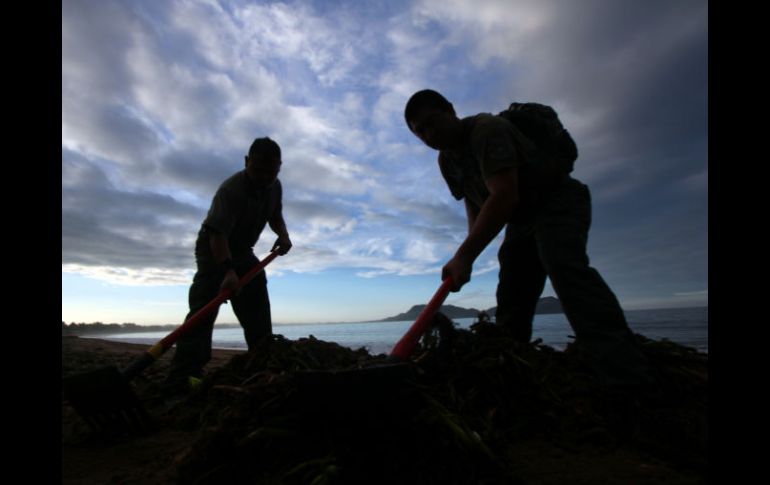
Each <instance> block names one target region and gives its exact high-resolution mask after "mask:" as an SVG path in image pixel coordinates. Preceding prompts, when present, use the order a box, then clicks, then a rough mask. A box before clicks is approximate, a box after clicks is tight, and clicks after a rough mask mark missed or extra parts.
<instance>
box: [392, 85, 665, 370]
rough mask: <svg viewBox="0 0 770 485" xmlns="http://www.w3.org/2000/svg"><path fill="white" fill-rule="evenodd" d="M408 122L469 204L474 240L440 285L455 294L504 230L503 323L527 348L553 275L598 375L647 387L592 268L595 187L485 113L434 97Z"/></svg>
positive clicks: (623, 326)
mask: <svg viewBox="0 0 770 485" xmlns="http://www.w3.org/2000/svg"><path fill="white" fill-rule="evenodd" d="M404 116H405V118H406V123H407V125H408V126H409V129H410V130H411V131H412V133H414V134H415V135H416V136H417V137H418V138H419V139H420V140H422V141H423V142H424V143H425V144H426V145H427V146H429V147H430V148H433V149H434V150H438V151H439V156H438V164H439V168H440V170H441V174H442V175H443V177H444V179H445V181H446V183H447V185H448V186H449V189H450V191H451V193H452V195H453V196H454V197H455V198H456V199H457V200H463V201H464V202H465V209H466V214H467V218H468V235H467V237H466V238H465V240H464V241H463V243H462V244H461V245H460V247H459V248H458V249H457V252H456V253H455V254H454V256H453V257H452V259H450V260H449V262H448V263H446V265H445V266H444V267H443V270H442V279H444V278H446V277H448V276H449V277H451V278H452V281H453V282H454V288H453V291H458V290H459V289H460V288H461V287H462V286H463V285H464V284H465V283H467V282H468V281H469V280H470V278H471V272H472V267H473V263H474V261H475V260H476V258H478V256H479V255H480V254H481V252H482V251H483V250H484V249H485V248H486V247H487V245H489V243H490V242H491V241H492V240H493V239H494V238H495V237H496V236H497V235H498V234H499V233H500V231H501V230H502V229H503V227H506V230H505V239H504V241H503V244H502V245H501V247H500V250H499V253H498V259H499V262H500V275H499V282H498V287H497V313H496V321H497V322H498V323H500V324H502V325H505V326H507V327H508V328H509V329H510V330H511V332H512V333H513V335H514V336H515V338H516V339H517V340H519V341H521V342H529V340H530V338H531V336H532V320H533V318H534V314H535V307H536V305H537V302H538V300H539V298H540V295H541V293H542V291H543V288H544V286H545V280H546V276H547V277H549V278H550V280H551V284H552V285H553V288H554V291H556V294H557V296H558V297H559V300H560V301H561V304H562V307H563V309H564V313H565V315H566V316H567V319H568V320H569V323H570V325H571V326H572V328H573V330H574V331H575V335H576V344H579V347H582V348H584V349H586V350H587V351H588V352H587V354H588V355H590V356H591V358H592V359H593V361H594V365H595V368H596V369H597V370H598V372H599V373H600V374H601V375H602V376H603V377H604V378H605V379H606V380H607V381H608V382H610V383H612V384H616V383H621V384H632V385H634V384H641V385H646V384H649V383H650V382H651V381H650V369H649V365H648V364H647V361H646V359H645V358H644V356H643V355H642V354H641V353H640V351H639V350H638V348H637V346H636V344H635V341H634V337H633V335H632V333H631V331H630V330H629V328H628V325H627V323H626V320H625V316H624V314H623V311H622V309H621V308H620V304H619V303H618V301H617V299H616V298H615V295H614V294H613V293H612V291H611V290H610V288H609V287H608V286H607V284H606V283H605V282H604V280H603V279H602V277H601V276H600V275H599V273H598V272H597V271H596V270H595V269H594V268H592V267H590V266H589V263H588V256H587V254H586V243H587V240H588V229H589V226H590V224H591V198H590V194H589V191H588V187H587V186H586V185H584V184H582V183H580V182H579V181H577V180H575V179H574V178H572V177H570V176H569V174H568V173H566V172H564V173H558V171H556V172H554V171H553V169H552V166H551V165H550V164H548V163H547V161H546V160H544V159H543V157H542V152H539V151H538V150H537V147H536V146H535V145H534V143H533V142H532V141H531V140H529V139H527V138H525V137H524V136H523V135H522V133H521V132H520V131H519V130H518V129H517V128H516V126H514V124H513V123H511V122H510V121H508V120H506V119H504V118H502V117H500V116H494V115H491V114H487V113H480V114H477V115H474V116H469V117H466V118H462V119H460V118H459V117H458V116H457V114H456V113H455V110H454V107H453V106H452V104H451V103H450V102H449V101H448V100H447V99H446V98H444V96H442V95H441V94H440V93H438V92H436V91H433V90H423V91H419V92H417V93H415V94H414V95H412V97H411V98H410V99H409V101H408V102H407V105H406V108H405V112H404ZM546 167H548V168H547V169H546Z"/></svg>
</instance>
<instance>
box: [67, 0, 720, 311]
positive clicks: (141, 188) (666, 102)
mask: <svg viewBox="0 0 770 485" xmlns="http://www.w3.org/2000/svg"><path fill="white" fill-rule="evenodd" d="M707 57H708V3H707V1H705V0H678V1H676V2H671V1H658V0H652V1H645V2H639V1H637V0H581V1H569V0H563V1H551V0H472V1H471V0H412V1H406V0H405V1H398V0H396V1H392V0H388V1H385V0H383V1H374V0H332V1H330V0H317V1H283V2H267V1H213V0H210V1H204V0H201V1H196V0H169V1H164V2H156V1H155V0H130V1H129V0H125V1H115V0H90V1H86V0H64V1H63V2H62V125H61V126H62V146H61V149H62V321H65V322H67V323H72V322H96V321H100V322H104V323H129V322H130V323H137V324H169V323H171V324H178V323H182V321H183V320H184V316H185V314H186V313H187V310H188V307H187V292H188V288H189V285H190V282H191V281H192V276H193V274H194V272H195V260H194V256H193V249H194V244H195V239H196V236H197V232H198V230H199V228H200V224H201V222H202V221H203V219H204V217H205V215H206V213H207V211H208V208H209V205H210V203H211V197H212V196H213V194H214V192H215V191H216V189H217V187H218V186H219V184H220V183H221V182H222V181H223V180H225V179H226V178H227V177H229V176H230V175H232V174H233V173H235V172H237V171H239V170H241V169H242V168H243V163H244V155H245V154H246V153H247V152H248V148H249V146H250V144H251V142H252V141H253V140H254V138H257V137H262V136H269V137H271V138H273V139H274V140H276V141H277V142H278V143H279V145H280V146H281V149H282V158H283V166H282V169H281V174H280V176H279V178H280V179H281V182H282V185H283V189H284V200H283V205H284V218H285V220H286V223H287V227H288V229H289V233H290V237H291V239H292V242H293V248H292V249H291V251H290V252H289V253H288V254H287V255H285V256H282V257H280V258H277V259H276V260H275V261H273V262H272V263H271V264H270V265H269V266H268V267H267V270H266V272H267V276H268V279H269V284H268V288H269V292H270V300H271V308H272V315H273V322H274V323H275V324H281V323H310V322H312V323H317V322H341V321H363V320H372V319H379V318H384V317H388V316H392V315H395V314H398V313H401V312H404V311H406V310H407V309H409V308H410V307H411V306H412V305H417V304H425V303H427V302H428V300H429V299H430V298H431V296H432V295H433V294H434V292H435V291H436V290H437V289H438V287H439V285H440V283H441V281H440V273H441V267H442V266H443V265H444V263H446V262H447V261H448V260H449V259H450V258H451V256H452V255H453V254H454V251H455V250H456V249H457V247H458V246H459V244H460V243H461V242H462V240H463V239H464V237H465V235H466V233H467V224H466V221H465V210H464V206H463V204H462V202H458V201H456V200H455V199H454V198H452V196H451V195H450V193H449V190H448V188H447V187H446V185H445V183H444V181H443V179H442V177H441V175H440V172H439V170H438V166H437V164H436V155H437V153H436V152H435V151H433V150H431V149H429V148H428V147H426V146H425V145H423V144H422V143H421V142H420V141H419V140H418V139H417V138H415V137H414V135H412V134H411V132H410V131H409V130H408V128H407V126H406V124H405V122H404V118H403V109H404V105H405V103H406V101H407V100H408V99H409V97H410V96H411V94H412V93H414V92H415V91H418V90H420V89H424V88H432V89H436V90H438V91H439V92H441V93H442V94H444V95H445V96H446V97H447V98H448V99H449V100H450V101H451V102H452V103H453V104H454V107H455V110H456V111H457V113H458V115H459V116H461V117H463V116H470V115H473V114H476V113H480V112H493V113H496V112H499V111H501V110H503V109H505V108H506V107H507V106H508V104H510V103H511V102H513V101H520V102H523V101H536V102H540V103H544V104H548V105H551V106H553V107H554V108H555V109H556V110H557V112H558V113H559V116H560V119H561V120H562V122H563V123H564V125H565V127H566V128H567V129H568V130H569V131H570V133H571V134H572V136H573V138H574V139H575V141H576V143H577V145H578V149H579V153H580V156H579V158H578V160H577V162H576V164H575V170H574V172H573V173H572V175H573V176H574V177H575V178H577V179H578V180H580V181H582V182H584V183H586V184H587V185H588V186H589V188H590V190H591V195H592V203H593V215H592V216H593V218H592V226H591V231H590V233H589V242H588V255H589V258H590V261H591V265H592V266H593V267H594V268H596V269H597V270H598V271H599V273H600V274H601V275H602V277H603V278H604V279H605V281H607V283H608V284H609V286H610V287H611V288H612V290H613V291H614V293H615V294H616V296H617V297H618V299H619V301H620V303H621V306H622V307H623V308H624V309H626V310H634V309H644V308H669V307H687V306H705V305H707V304H708V131H707V125H708V103H707V93H708V62H707ZM275 239H276V236H275V234H273V233H272V231H270V230H269V228H266V229H265V231H264V232H263V233H262V237H261V238H260V240H259V242H258V244H257V245H256V246H255V248H254V249H255V254H257V256H263V255H266V254H267V253H268V252H269V250H270V248H271V247H272V244H273V243H274V241H275ZM501 240H502V235H500V236H498V238H497V239H495V241H493V242H492V243H491V244H490V245H489V246H488V247H487V249H486V250H485V251H484V252H483V253H482V254H481V256H480V257H479V258H478V260H477V261H476V263H475V264H474V272H473V276H472V280H471V282H469V283H468V284H466V285H465V286H464V287H463V288H462V290H461V291H460V292H458V293H452V294H450V296H449V297H448V298H447V301H446V303H448V304H453V305H458V306H463V307H466V308H477V309H487V308H490V307H492V306H495V305H496V302H495V288H496V285H497V272H498V263H497V249H498V247H499V245H500V242H501ZM543 296H555V293H554V291H553V289H552V288H551V286H550V283H549V284H547V285H546V289H545V291H544V293H543ZM217 321H219V322H236V321H237V320H236V318H235V316H234V315H233V313H232V312H231V310H230V309H229V305H225V306H223V308H222V310H221V312H220V316H219V318H218V320H217Z"/></svg>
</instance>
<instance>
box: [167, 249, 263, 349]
mask: <svg viewBox="0 0 770 485" xmlns="http://www.w3.org/2000/svg"><path fill="white" fill-rule="evenodd" d="M276 256H278V251H273V252H271V253H270V254H269V255H267V257H265V259H263V260H262V261H260V262H259V263H257V264H256V265H255V266H254V267H253V268H251V269H250V270H249V272H248V273H246V274H245V275H243V277H241V279H240V280H238V288H241V287H243V286H245V285H246V284H248V282H249V281H251V280H252V279H253V278H254V277H255V276H256V275H258V274H259V273H260V272H261V271H262V270H263V269H265V266H267V265H268V264H269V263H270V261H272V260H274V259H275V258H276ZM232 294H233V290H231V289H229V288H226V289H224V290H222V291H220V292H219V294H218V295H217V296H216V298H214V299H213V300H211V301H210V302H209V303H208V304H206V306H204V307H203V308H201V309H200V310H198V311H197V312H195V315H193V316H191V317H190V318H188V319H187V321H185V322H184V323H183V324H182V325H181V326H180V327H179V328H177V329H176V330H174V331H173V332H171V333H170V334H168V335H167V336H166V337H165V338H164V339H163V340H161V341H160V342H158V344H156V345H161V346H162V347H163V351H164V352H165V351H166V350H167V349H169V348H170V347H171V346H172V345H174V343H175V342H176V341H177V339H178V338H179V337H180V336H181V335H182V334H184V333H185V332H186V331H187V330H189V329H190V328H191V327H193V326H194V325H195V324H196V323H198V321H200V320H201V319H202V318H203V317H205V316H207V315H208V314H209V313H211V312H212V311H214V310H215V309H216V308H217V307H219V305H221V304H222V302H224V301H225V300H227V299H228V298H230V297H231V296H232Z"/></svg>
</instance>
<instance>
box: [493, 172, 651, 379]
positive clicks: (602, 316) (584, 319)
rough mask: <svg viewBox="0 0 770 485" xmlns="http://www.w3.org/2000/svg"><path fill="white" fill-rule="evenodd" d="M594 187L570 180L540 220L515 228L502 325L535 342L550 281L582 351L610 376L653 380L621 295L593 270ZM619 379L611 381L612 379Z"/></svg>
mask: <svg viewBox="0 0 770 485" xmlns="http://www.w3.org/2000/svg"><path fill="white" fill-rule="evenodd" d="M590 225H591V195H590V192H589V190H588V187H587V186H586V185H584V184H582V183H580V182H579V181H577V180H575V179H572V178H569V179H568V180H567V181H566V182H565V183H564V185H562V186H561V187H560V188H559V189H558V190H557V191H556V192H555V193H554V195H553V197H551V198H550V199H549V201H548V202H547V203H546V204H545V205H544V206H543V207H542V208H541V209H540V210H539V211H537V212H536V213H535V214H534V215H532V216H530V217H528V218H527V219H526V220H524V221H517V222H516V223H513V222H512V223H510V224H508V227H507V228H506V232H505V239H504V241H503V244H502V245H501V247H500V250H499V252H498V259H499V261H500V276H499V283H498V286H497V305H498V306H497V313H496V321H497V322H499V323H501V324H503V325H506V326H508V328H509V329H510V330H511V331H512V332H513V334H514V335H515V337H516V338H517V339H518V340H520V341H522V342H529V341H530V339H531V337H532V320H533V318H534V315H535V307H536V305H537V302H538V300H539V298H540V295H541V293H542V291H543V288H544V286H545V279H546V277H548V278H550V280H551V285H552V286H553V289H554V291H555V292H556V295H557V296H558V298H559V300H560V302H561V305H562V308H563V310H564V313H565V315H566V317H567V320H568V321H569V323H570V325H571V327H572V329H573V330H574V332H575V336H576V344H579V345H580V346H581V347H582V348H583V349H585V350H586V351H587V352H586V353H587V354H589V355H590V356H591V358H592V359H593V360H595V361H596V362H597V363H598V366H599V367H600V368H601V372H602V373H608V374H610V375H612V376H614V377H617V378H618V379H620V380H626V381H628V380H636V381H640V382H641V381H646V380H647V378H646V376H645V375H646V374H647V370H648V369H649V367H648V364H647V361H646V359H645V358H644V356H643V355H642V354H641V352H640V351H639V350H638V348H637V345H636V343H635V341H634V338H633V335H632V333H631V331H630V329H629V328H628V324H627V323H626V319H625V315H624V313H623V310H622V309H621V307H620V304H619V302H618V300H617V298H616V297H615V294H614V293H613V292H612V290H611V289H610V288H609V286H607V284H606V283H605V281H604V280H603V279H602V277H601V275H599V273H598V272H597V271H596V269H594V268H592V267H591V266H590V265H589V261H588V255H587V253H586V245H587V242H588V229H589V227H590ZM614 377H610V376H608V378H609V379H610V380H612V379H613V378H614Z"/></svg>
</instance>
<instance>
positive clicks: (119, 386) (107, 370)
mask: <svg viewBox="0 0 770 485" xmlns="http://www.w3.org/2000/svg"><path fill="white" fill-rule="evenodd" d="M276 256H278V252H277V251H273V252H271V253H270V254H269V255H268V256H267V257H265V259H264V260H262V261H261V262H259V263H257V264H256V265H255V266H254V267H253V268H252V269H250V270H249V272H248V273H246V274H245V275H243V277H242V278H241V279H240V280H239V281H238V288H241V287H243V286H244V285H246V284H247V283H248V282H249V281H251V280H252V279H253V278H254V277H255V276H256V275H257V274H259V273H260V272H261V271H262V270H263V269H265V266H267V265H268V264H269V263H270V262H271V261H272V260H273V259H275V258H276ZM232 294H233V290H231V289H229V288H226V289H223V290H222V291H221V292H219V294H218V295H217V296H216V297H215V298H214V299H213V300H211V301H210V302H209V303H208V304H207V305H206V306H204V307H203V308H201V309H200V310H198V311H197V312H196V313H195V314H194V315H192V316H191V317H190V318H188V319H187V321H185V322H184V323H183V324H182V325H180V326H179V327H178V328H177V329H175V330H174V331H173V332H171V333H170V334H168V335H167V336H166V337H164V338H163V339H162V340H160V341H159V342H157V343H156V344H155V345H153V346H152V347H150V348H149V349H147V351H146V352H144V353H143V354H142V355H141V356H139V357H138V358H136V359H135V360H134V361H133V362H132V363H131V364H129V366H128V367H126V368H125V369H124V370H122V371H119V370H118V369H117V367H115V366H108V367H102V368H99V369H96V370H93V371H90V372H85V373H82V374H77V375H73V376H69V377H66V378H64V379H63V382H62V385H63V391H64V398H65V399H66V400H67V401H68V402H69V403H70V405H71V406H72V407H73V409H75V411H76V412H77V413H78V414H79V415H80V416H81V417H82V418H83V419H84V420H85V422H86V423H87V424H88V425H89V426H90V427H91V429H92V430H93V431H95V432H97V433H98V434H101V435H102V436H106V435H107V434H112V433H113V432H115V431H119V430H122V431H127V430H129V429H131V428H133V429H135V430H139V431H149V430H151V429H153V427H154V423H153V420H152V419H151V418H150V416H149V415H148V414H147V412H146V411H145V409H144V407H143V406H142V404H141V402H140V401H139V399H138V398H137V397H136V394H134V391H133V390H132V389H131V386H130V385H129V382H130V381H131V380H132V379H133V378H134V377H136V376H138V375H139V374H141V373H142V371H144V369H146V368H147V367H149V366H150V365H152V364H153V363H154V362H155V361H156V360H158V359H159V358H160V357H161V356H162V355H163V354H164V353H165V352H166V351H167V350H168V349H170V348H171V347H172V346H173V345H174V343H176V341H177V340H178V339H179V337H181V336H182V335H184V334H185V333H187V332H189V331H190V329H191V328H193V327H194V326H195V325H197V324H198V322H200V321H201V320H202V319H203V318H204V317H206V316H207V315H209V314H210V313H211V312H212V311H214V310H215V309H217V308H218V307H219V305H221V304H222V303H223V302H224V301H225V300H227V299H228V298H230V297H231V296H232Z"/></svg>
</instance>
